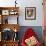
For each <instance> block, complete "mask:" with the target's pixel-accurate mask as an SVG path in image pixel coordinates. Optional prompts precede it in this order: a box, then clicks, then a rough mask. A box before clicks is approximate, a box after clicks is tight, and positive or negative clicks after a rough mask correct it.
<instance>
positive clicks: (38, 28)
mask: <svg viewBox="0 0 46 46" xmlns="http://www.w3.org/2000/svg"><path fill="white" fill-rule="evenodd" d="M28 28H32V29H33V30H34V31H35V32H36V34H37V37H38V39H39V41H40V42H41V43H42V42H43V30H42V26H21V27H20V31H19V39H20V41H21V40H22V38H23V36H24V33H25V31H26V30H27V29H28Z"/></svg>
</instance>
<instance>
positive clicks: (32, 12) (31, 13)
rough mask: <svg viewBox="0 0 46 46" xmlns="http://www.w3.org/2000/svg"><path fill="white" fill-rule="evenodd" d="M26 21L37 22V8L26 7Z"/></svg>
mask: <svg viewBox="0 0 46 46" xmlns="http://www.w3.org/2000/svg"><path fill="white" fill-rule="evenodd" d="M25 19H26V20H35V19H36V8H35V7H26V8H25Z"/></svg>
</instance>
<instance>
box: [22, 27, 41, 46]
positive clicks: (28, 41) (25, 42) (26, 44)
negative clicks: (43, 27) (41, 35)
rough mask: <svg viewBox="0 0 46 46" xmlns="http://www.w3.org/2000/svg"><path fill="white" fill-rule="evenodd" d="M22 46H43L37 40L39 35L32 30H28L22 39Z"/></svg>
mask: <svg viewBox="0 0 46 46" xmlns="http://www.w3.org/2000/svg"><path fill="white" fill-rule="evenodd" d="M33 40H34V41H33ZM21 46H41V44H40V43H39V41H38V39H37V34H36V33H35V32H34V30H33V29H32V28H28V29H27V30H26V32H25V34H24V37H23V38H22V42H21Z"/></svg>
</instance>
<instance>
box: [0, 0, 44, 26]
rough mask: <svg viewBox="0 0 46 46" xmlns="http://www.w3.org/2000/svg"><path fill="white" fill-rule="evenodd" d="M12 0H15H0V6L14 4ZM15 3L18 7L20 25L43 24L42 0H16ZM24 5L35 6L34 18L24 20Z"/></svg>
mask: <svg viewBox="0 0 46 46" xmlns="http://www.w3.org/2000/svg"><path fill="white" fill-rule="evenodd" d="M14 1H15V0H9V1H8V0H0V6H2V7H3V6H5V7H7V6H8V7H9V6H15V3H14ZM17 3H18V4H17V6H19V7H20V10H19V15H20V16H19V24H20V25H21V26H43V6H42V0H21V1H20V0H17ZM25 7H36V20H25ZM11 18H12V17H11ZM9 20H10V19H9Z"/></svg>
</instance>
